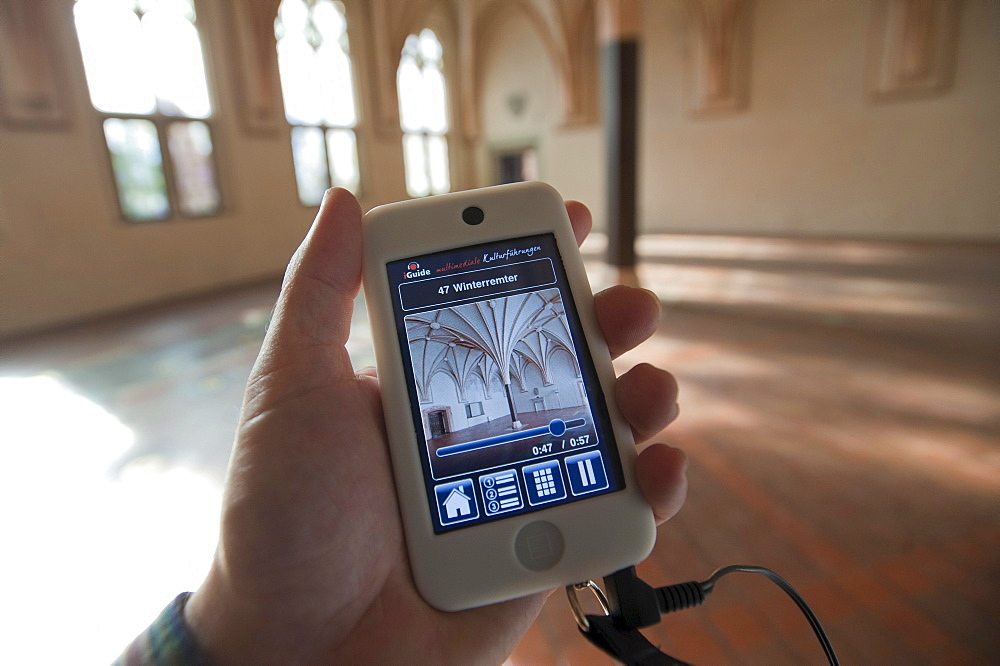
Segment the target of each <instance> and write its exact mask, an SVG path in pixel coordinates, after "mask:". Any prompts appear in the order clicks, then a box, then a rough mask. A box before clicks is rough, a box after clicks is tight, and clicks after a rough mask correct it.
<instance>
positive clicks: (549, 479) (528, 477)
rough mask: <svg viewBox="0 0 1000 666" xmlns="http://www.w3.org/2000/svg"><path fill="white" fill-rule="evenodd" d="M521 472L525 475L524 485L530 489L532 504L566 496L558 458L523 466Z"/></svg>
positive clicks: (529, 500)
mask: <svg viewBox="0 0 1000 666" xmlns="http://www.w3.org/2000/svg"><path fill="white" fill-rule="evenodd" d="M521 473H522V474H523V475H524V487H525V489H526V490H527V491H528V503H529V504H531V505H532V506H534V505H536V504H545V503H546V502H554V501H556V500H561V499H563V498H564V497H566V486H565V484H564V483H563V477H562V471H561V470H560V469H559V461H558V460H549V461H547V462H543V463H538V464H537V465H527V466H526V467H523V468H521Z"/></svg>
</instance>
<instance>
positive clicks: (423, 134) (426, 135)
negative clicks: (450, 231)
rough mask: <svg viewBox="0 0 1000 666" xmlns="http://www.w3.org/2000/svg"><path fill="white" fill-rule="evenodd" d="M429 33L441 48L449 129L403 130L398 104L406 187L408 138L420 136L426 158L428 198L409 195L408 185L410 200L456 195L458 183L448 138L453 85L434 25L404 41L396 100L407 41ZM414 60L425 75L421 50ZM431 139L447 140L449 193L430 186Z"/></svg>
mask: <svg viewBox="0 0 1000 666" xmlns="http://www.w3.org/2000/svg"><path fill="white" fill-rule="evenodd" d="M427 30H429V31H430V32H431V34H433V35H434V39H435V41H437V43H438V45H439V46H440V47H441V58H440V60H438V61H437V62H436V64H437V65H438V66H439V70H440V72H441V77H442V78H443V79H444V84H445V92H444V110H445V111H444V112H445V124H446V125H447V128H446V129H445V130H444V131H443V132H435V131H432V130H429V129H426V128H422V129H420V130H416V131H407V130H405V129H403V120H402V117H403V109H402V100H401V99H400V100H399V101H398V102H397V104H398V105H399V107H400V108H399V115H400V122H399V129H400V132H401V133H402V144H403V153H404V157H403V179H404V183H406V182H407V180H408V179H407V178H406V175H407V174H406V157H405V154H406V139H407V137H409V136H419V137H420V147H421V149H422V152H423V157H424V159H423V166H424V176H425V178H426V180H427V184H428V191H427V194H417V195H414V194H411V193H410V189H409V186H408V185H406V194H407V196H409V197H410V198H413V199H423V198H425V197H432V196H436V195H439V194H447V193H449V192H454V191H455V183H454V178H453V175H454V174H453V173H452V164H453V162H454V160H453V155H452V142H451V141H450V137H449V134H451V132H452V116H454V115H455V113H454V109H453V108H452V96H451V85H450V84H449V82H448V79H449V77H448V67H447V59H446V58H445V44H444V42H443V41H442V40H441V38H440V37H439V36H438V32H439V31H438V30H435V29H434V27H433V26H432V25H426V24H425V25H424V26H423V27H421V28H420V29H419V30H417V31H415V32H411V33H410V34H408V35H407V36H406V40H404V45H403V48H402V49H401V50H400V52H399V60H397V63H396V95H397V98H398V97H399V92H400V90H399V68H400V66H401V65H402V63H403V57H404V56H405V55H406V41H408V40H409V39H410V37H416V38H417V40H418V41H419V40H420V37H421V35H422V34H423V33H424V31H427ZM413 59H414V62H415V63H416V65H417V67H418V68H419V69H420V71H421V73H422V72H423V71H424V67H425V66H426V62H427V61H425V60H424V58H423V54H422V53H421V52H420V49H419V47H418V48H417V49H416V50H415V54H414V55H413ZM431 138H440V139H442V140H444V144H445V156H446V157H447V159H448V163H447V164H446V165H445V168H446V172H447V175H448V189H446V190H444V191H441V192H435V191H434V188H433V187H432V186H431V183H433V179H432V178H431V167H430V153H431V151H430V143H431V142H430V139H431Z"/></svg>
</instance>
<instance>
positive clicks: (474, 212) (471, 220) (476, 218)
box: [462, 206, 486, 225]
mask: <svg viewBox="0 0 1000 666" xmlns="http://www.w3.org/2000/svg"><path fill="white" fill-rule="evenodd" d="M485 217H486V214H485V213H483V209H482V208H477V207H476V206H469V207H468V208H466V209H465V210H463V211H462V221H463V222H465V223H466V224H472V225H476V224H481V223H482V221H483V218H485Z"/></svg>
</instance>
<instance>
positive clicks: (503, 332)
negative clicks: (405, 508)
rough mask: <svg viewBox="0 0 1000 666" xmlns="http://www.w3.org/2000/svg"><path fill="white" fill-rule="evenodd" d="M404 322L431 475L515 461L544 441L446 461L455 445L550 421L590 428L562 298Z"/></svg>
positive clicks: (522, 297) (483, 304) (521, 299)
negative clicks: (483, 464) (583, 425)
mask: <svg viewBox="0 0 1000 666" xmlns="http://www.w3.org/2000/svg"><path fill="white" fill-rule="evenodd" d="M405 321H406V334H407V339H408V342H409V349H410V360H411V363H412V367H413V375H414V380H415V383H416V386H417V397H418V400H419V404H420V417H421V421H422V426H423V431H424V437H425V439H426V440H427V446H428V448H429V449H430V451H431V452H432V453H435V455H433V456H432V460H433V465H434V468H435V472H436V473H438V474H454V473H459V472H460V471H462V470H466V469H480V468H481V464H482V463H486V464H487V466H493V465H499V464H503V463H505V462H509V461H512V460H520V459H522V458H523V457H525V456H524V450H523V449H525V448H530V447H531V446H533V445H537V444H539V443H540V442H544V441H546V438H544V437H543V438H542V439H539V437H538V436H535V437H532V438H527V439H525V440H518V441H513V442H509V443H504V444H502V445H493V446H484V447H479V448H473V449H472V450H468V451H465V452H462V453H458V454H455V455H444V452H445V451H448V450H450V449H451V447H453V446H454V445H455V444H461V443H467V442H476V441H482V440H488V439H490V438H494V437H497V436H500V435H505V434H509V433H516V432H526V431H528V430H530V429H532V428H537V427H542V426H547V425H548V424H549V423H550V422H551V421H553V420H556V419H559V420H562V421H564V422H567V423H569V422H579V420H580V419H583V420H585V421H586V423H588V424H590V423H592V422H593V420H592V418H591V417H590V412H589V409H588V407H587V401H586V397H585V396H586V392H585V388H584V385H583V379H582V376H581V373H580V365H579V362H578V361H577V358H576V355H575V354H574V352H573V342H572V337H571V335H570V332H569V325H568V322H567V319H566V312H565V308H564V304H563V300H562V297H561V295H560V293H559V290H558V289H546V290H543V291H536V292H531V293H527V294H515V295H513V296H506V297H503V298H496V299H492V300H488V301H480V302H477V303H467V304H463V305H458V306H454V307H446V308H441V309H439V310H432V311H429V312H423V313H420V314H415V315H410V316H407V317H406V318H405ZM446 447H448V448H446ZM438 451H441V452H442V455H437V452H438ZM528 455H530V454H528Z"/></svg>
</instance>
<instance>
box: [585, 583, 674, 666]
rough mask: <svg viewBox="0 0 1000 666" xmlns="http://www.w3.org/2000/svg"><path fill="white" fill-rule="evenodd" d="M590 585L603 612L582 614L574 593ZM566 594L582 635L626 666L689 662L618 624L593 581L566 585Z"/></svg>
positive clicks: (652, 665)
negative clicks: (602, 613) (674, 656)
mask: <svg viewBox="0 0 1000 666" xmlns="http://www.w3.org/2000/svg"><path fill="white" fill-rule="evenodd" d="M584 589H589V590H590V591H591V592H593V593H594V595H595V596H596V597H597V601H598V603H600V605H601V608H602V609H603V610H604V615H585V614H584V612H583V608H582V607H581V606H580V600H579V599H578V598H577V595H576V593H577V592H578V591H580V590H584ZM566 596H567V597H568V598H569V605H570V607H571V608H572V609H573V615H574V617H575V618H576V623H577V625H579V627H580V633H581V634H583V636H584V638H586V639H587V640H588V641H590V642H591V643H593V644H594V645H595V646H596V647H597V648H599V649H600V650H602V651H604V652H606V653H607V654H609V655H611V656H612V657H614V658H615V659H617V660H618V661H621V662H622V663H624V664H626V665H627V666H690V665H689V664H688V663H687V662H684V661H680V660H678V659H674V658H673V657H671V656H670V655H667V654H664V653H663V652H661V651H660V650H659V648H657V647H656V646H655V645H653V644H652V643H650V642H649V640H648V639H647V638H646V637H645V636H643V635H642V634H641V633H640V632H639V630H638V629H625V628H623V627H621V626H619V624H618V623H616V621H615V617H614V616H613V615H612V614H611V608H610V606H609V604H608V600H607V598H606V597H605V596H604V592H602V591H601V588H600V587H598V586H597V585H596V584H595V583H594V581H592V580H588V581H587V582H586V583H577V584H576V585H567V586H566Z"/></svg>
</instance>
